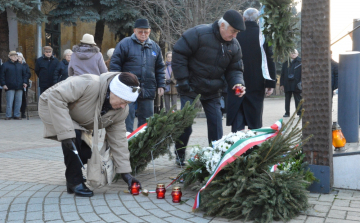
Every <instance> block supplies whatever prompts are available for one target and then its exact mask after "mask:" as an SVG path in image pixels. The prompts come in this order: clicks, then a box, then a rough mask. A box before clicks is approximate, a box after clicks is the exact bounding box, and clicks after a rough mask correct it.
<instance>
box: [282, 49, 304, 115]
mask: <svg viewBox="0 0 360 223" xmlns="http://www.w3.org/2000/svg"><path fill="white" fill-rule="evenodd" d="M298 55H299V53H298V51H297V50H296V49H295V50H294V52H293V53H290V55H289V57H290V61H285V62H284V63H283V65H282V69H281V77H280V89H281V90H283V91H284V92H285V115H284V116H283V117H289V116H290V101H291V96H292V95H294V99H295V109H297V107H298V105H299V102H300V100H301V92H302V91H301V90H302V87H301V58H300V57H298ZM297 114H298V115H300V114H301V108H300V109H299V111H298V113H297Z"/></svg>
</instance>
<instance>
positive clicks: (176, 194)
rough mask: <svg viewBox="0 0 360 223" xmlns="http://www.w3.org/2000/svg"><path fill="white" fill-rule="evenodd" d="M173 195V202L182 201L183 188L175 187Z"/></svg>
mask: <svg viewBox="0 0 360 223" xmlns="http://www.w3.org/2000/svg"><path fill="white" fill-rule="evenodd" d="M171 196H172V202H173V203H180V202H181V196H182V192H181V188H180V187H174V188H173V189H172V192H171Z"/></svg>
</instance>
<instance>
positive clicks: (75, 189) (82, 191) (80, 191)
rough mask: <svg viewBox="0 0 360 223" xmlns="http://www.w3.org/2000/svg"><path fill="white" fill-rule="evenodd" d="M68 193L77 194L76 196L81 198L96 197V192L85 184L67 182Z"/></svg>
mask: <svg viewBox="0 0 360 223" xmlns="http://www.w3.org/2000/svg"><path fill="white" fill-rule="evenodd" d="M66 187H67V192H68V193H69V194H73V193H75V195H76V196H79V197H92V196H94V192H92V191H91V190H90V189H89V188H87V187H86V185H85V184H83V183H80V184H77V185H74V184H71V183H68V182H66Z"/></svg>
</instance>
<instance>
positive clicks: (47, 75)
mask: <svg viewBox="0 0 360 223" xmlns="http://www.w3.org/2000/svg"><path fill="white" fill-rule="evenodd" d="M58 64H59V60H58V59H56V58H55V57H54V56H51V57H50V58H47V57H45V55H43V56H42V57H39V58H38V59H37V60H36V64H35V73H36V75H37V76H38V77H39V82H40V83H39V86H40V87H41V88H49V87H51V86H52V85H53V82H54V71H55V69H56V67H57V65H58Z"/></svg>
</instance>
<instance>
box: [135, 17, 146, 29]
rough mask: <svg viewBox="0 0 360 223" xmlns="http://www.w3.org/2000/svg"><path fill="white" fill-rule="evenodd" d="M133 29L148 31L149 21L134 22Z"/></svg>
mask: <svg viewBox="0 0 360 223" xmlns="http://www.w3.org/2000/svg"><path fill="white" fill-rule="evenodd" d="M135 28H141V29H150V25H149V21H148V20H147V19H138V20H136V21H135Z"/></svg>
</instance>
